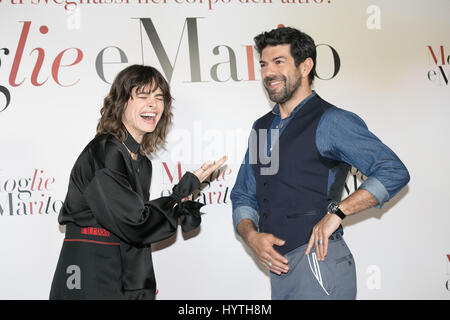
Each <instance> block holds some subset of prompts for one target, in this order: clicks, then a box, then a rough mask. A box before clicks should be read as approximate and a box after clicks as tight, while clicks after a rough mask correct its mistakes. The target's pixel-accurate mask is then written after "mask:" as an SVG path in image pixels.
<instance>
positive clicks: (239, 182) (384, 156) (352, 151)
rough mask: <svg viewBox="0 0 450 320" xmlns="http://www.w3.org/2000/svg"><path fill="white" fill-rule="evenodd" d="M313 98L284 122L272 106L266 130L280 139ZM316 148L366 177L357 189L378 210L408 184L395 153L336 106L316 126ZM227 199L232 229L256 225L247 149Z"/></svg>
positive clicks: (351, 115) (254, 186)
mask: <svg viewBox="0 0 450 320" xmlns="http://www.w3.org/2000/svg"><path fill="white" fill-rule="evenodd" d="M314 95H316V93H315V92H314V91H313V92H312V94H311V95H309V96H308V97H307V98H306V99H304V100H303V101H302V102H301V103H300V104H299V105H298V106H296V107H295V108H294V110H293V111H292V112H291V114H290V116H289V117H288V118H286V119H281V117H280V113H279V106H278V105H275V106H274V108H273V110H272V112H273V113H274V114H275V118H274V120H273V122H272V124H271V126H270V129H269V130H274V129H275V130H279V135H280V136H281V134H282V133H283V131H284V129H286V127H287V125H288V124H289V122H290V120H291V119H292V118H293V116H294V114H295V113H296V112H298V110H300V109H301V107H302V106H303V105H305V104H306V103H307V102H308V101H309V100H310V99H311V98H312V97H313V96H314ZM253 127H254V126H253ZM267 137H268V141H267V153H268V154H270V150H271V145H272V144H273V143H275V141H271V140H270V137H271V135H270V134H268V135H267ZM316 146H317V149H318V151H319V153H320V154H321V155H322V156H323V157H324V158H327V159H332V160H337V161H340V162H342V163H347V164H349V165H352V166H354V167H355V168H357V169H358V170H360V171H361V172H362V173H363V174H364V175H365V176H367V177H368V179H367V180H366V181H365V182H364V183H363V184H362V185H361V186H360V187H359V188H360V189H364V190H367V191H369V192H370V193H371V194H372V195H373V196H374V197H375V198H376V199H377V201H378V205H377V207H378V208H381V207H382V205H383V204H384V203H385V202H386V201H388V200H390V199H391V198H392V197H393V196H394V195H395V194H397V193H398V192H399V191H400V190H401V189H402V188H403V187H404V186H405V185H406V184H407V183H408V181H409V174H408V170H407V169H406V167H405V166H404V164H403V163H402V162H401V161H400V159H399V158H398V157H397V156H396V155H395V153H394V152H393V151H392V150H391V149H389V148H388V147H387V146H386V145H385V144H383V143H382V142H381V141H380V140H379V139H378V138H377V137H376V136H375V135H374V134H373V133H371V132H370V131H369V130H368V128H367V126H366V124H365V123H364V121H363V120H362V119H361V118H359V117H358V116H357V115H356V114H354V113H351V112H349V111H345V110H342V109H339V108H336V107H332V108H330V109H328V110H326V111H325V113H324V114H323V116H322V118H321V120H320V122H319V125H318V127H317V131H316ZM230 197H231V201H232V206H233V224H234V226H235V227H236V226H237V225H238V223H239V222H240V221H241V220H243V219H251V220H252V221H253V222H254V223H255V225H256V226H257V225H258V220H259V215H258V203H257V201H256V182H255V176H254V171H253V169H252V167H251V164H250V163H249V150H248V149H247V152H246V155H245V158H244V161H243V163H242V164H241V166H240V168H239V172H238V175H237V178H236V182H235V185H234V187H233V190H232V191H231V194H230Z"/></svg>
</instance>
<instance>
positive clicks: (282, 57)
mask: <svg viewBox="0 0 450 320" xmlns="http://www.w3.org/2000/svg"><path fill="white" fill-rule="evenodd" d="M277 59H286V57H285V56H277V57H275V58H272V61H275V60H277ZM265 62H266V61H265V60H259V63H265Z"/></svg>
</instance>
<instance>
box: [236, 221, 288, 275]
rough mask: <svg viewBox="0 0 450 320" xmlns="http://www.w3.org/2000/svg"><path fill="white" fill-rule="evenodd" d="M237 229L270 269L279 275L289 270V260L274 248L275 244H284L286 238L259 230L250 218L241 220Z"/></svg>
mask: <svg viewBox="0 0 450 320" xmlns="http://www.w3.org/2000/svg"><path fill="white" fill-rule="evenodd" d="M237 230H238V232H239V234H240V235H241V237H242V238H243V239H244V240H245V242H246V243H247V245H248V246H249V247H250V248H251V249H252V250H253V252H254V253H255V255H256V256H257V258H258V259H259V261H261V262H262V263H263V264H264V265H266V266H267V267H269V270H270V271H272V272H273V273H276V274H278V275H280V274H281V273H282V272H283V273H287V272H288V271H289V266H288V260H287V259H286V258H285V257H283V256H282V255H281V254H279V253H278V252H277V251H276V250H275V249H274V248H273V246H274V245H277V246H283V245H284V243H285V241H284V240H281V239H278V238H277V237H275V236H274V235H272V234H269V233H262V232H258V231H257V230H256V227H255V224H254V223H253V222H252V221H251V220H250V219H243V220H241V221H240V222H239V224H238V225H237Z"/></svg>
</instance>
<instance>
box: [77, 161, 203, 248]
mask: <svg viewBox="0 0 450 320" xmlns="http://www.w3.org/2000/svg"><path fill="white" fill-rule="evenodd" d="M199 188H200V181H199V180H198V178H197V177H196V176H195V175H194V174H193V173H191V172H187V173H186V174H184V175H183V177H182V178H181V180H180V182H179V183H178V184H177V185H175V186H174V187H173V190H172V195H170V196H167V197H161V198H158V199H155V200H152V201H146V202H144V201H143V199H142V197H141V196H140V195H139V194H138V193H136V192H135V191H134V190H133V189H132V187H131V185H130V183H129V181H128V178H127V176H126V175H124V174H123V173H121V172H118V171H115V170H112V169H109V168H103V169H101V170H98V171H97V172H96V173H95V176H94V178H93V179H92V181H91V182H90V183H89V185H88V186H87V188H86V190H85V191H84V197H85V199H86V201H87V202H88V204H89V207H90V209H91V210H92V212H93V214H94V216H95V218H96V219H97V221H98V222H99V223H100V224H101V225H102V226H104V227H105V228H107V229H108V230H110V231H111V232H113V233H115V234H116V235H117V236H118V237H119V238H121V239H122V240H124V241H126V242H128V243H130V244H132V245H134V246H136V247H142V246H147V245H149V244H151V243H153V242H158V241H161V240H164V239H166V238H168V237H170V236H171V235H173V234H174V233H175V232H176V230H177V225H178V220H180V224H181V227H182V230H183V231H185V232H186V231H190V230H193V229H195V228H197V227H198V226H199V225H200V223H201V217H200V208H201V207H202V206H203V204H200V203H198V202H194V201H182V199H183V198H185V197H187V196H188V195H190V194H191V193H192V192H194V191H195V190H197V189H199Z"/></svg>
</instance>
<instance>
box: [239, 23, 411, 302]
mask: <svg viewBox="0 0 450 320" xmlns="http://www.w3.org/2000/svg"><path fill="white" fill-rule="evenodd" d="M254 40H255V44H256V49H257V50H258V52H259V55H260V57H261V59H260V65H261V78H262V80H263V84H264V87H265V88H266V90H267V93H268V95H269V98H270V100H272V101H273V102H275V103H276V104H275V106H274V107H273V109H272V110H271V111H270V112H268V113H267V114H266V115H264V116H263V117H261V118H259V119H258V120H256V121H255V123H254V125H253V129H252V135H251V136H250V141H249V149H248V150H247V152H246V155H245V159H244V162H243V164H242V165H241V167H240V170H239V173H238V176H237V179H236V183H235V186H234V187H233V190H232V193H231V200H232V203H233V223H234V225H235V227H236V229H237V232H238V233H239V234H240V235H241V237H242V238H243V239H244V240H245V242H246V243H247V245H248V246H249V247H250V248H251V249H252V250H253V252H254V254H255V256H256V257H257V258H258V259H259V261H261V262H262V263H263V264H264V265H266V266H267V267H268V268H269V270H270V271H271V272H270V279H271V292H272V299H355V298H356V271H355V264H354V260H353V256H352V254H351V252H350V250H349V248H348V247H347V245H346V243H345V241H344V240H343V229H342V226H341V222H342V220H343V219H344V218H345V217H346V216H347V215H351V214H355V213H357V212H360V211H363V210H365V209H368V208H371V207H373V206H376V207H377V208H380V207H381V206H382V205H383V204H384V203H385V202H386V201H388V200H389V199H391V198H392V197H393V196H394V195H395V194H397V193H398V192H399V191H400V190H401V189H402V188H403V187H404V186H405V185H406V184H407V183H408V181H409V174H408V170H407V169H406V167H405V166H404V165H403V163H402V162H401V161H400V159H399V158H398V157H397V156H396V155H395V154H394V152H393V151H392V150H391V149H389V148H388V147H387V146H386V145H384V144H383V143H382V142H381V141H380V140H379V139H378V138H377V137H376V136H375V135H374V134H373V133H371V132H370V131H369V130H368V128H367V126H366V125H365V123H364V121H363V120H362V119H361V118H359V117H358V116H357V115H355V114H353V113H351V112H349V111H345V110H343V109H340V108H337V107H335V106H333V105H332V104H330V103H328V102H326V101H324V100H323V99H321V98H320V97H319V95H318V94H317V93H316V92H315V91H313V90H312V89H311V85H312V82H313V80H314V74H315V66H316V47H315V44H314V41H313V39H312V38H311V37H310V36H308V35H306V34H305V33H303V32H301V31H299V30H296V29H293V28H285V27H283V28H278V29H275V30H272V31H270V32H264V33H262V34H260V35H258V36H256V37H255V39H254ZM268 159H269V160H270V161H267V160H268ZM274 163H275V165H274ZM269 166H271V167H276V170H267V169H268V168H269ZM351 166H354V167H355V168H357V169H358V170H360V171H361V172H362V173H363V174H364V175H365V176H367V177H368V178H367V180H365V181H364V183H363V184H362V185H361V186H360V187H359V188H358V190H356V191H355V192H354V193H352V194H351V195H350V196H348V197H347V198H345V199H344V200H342V201H340V200H341V196H342V190H343V187H344V184H345V179H346V177H347V173H348V171H349V169H350V168H351ZM275 171H276V172H275Z"/></svg>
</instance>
